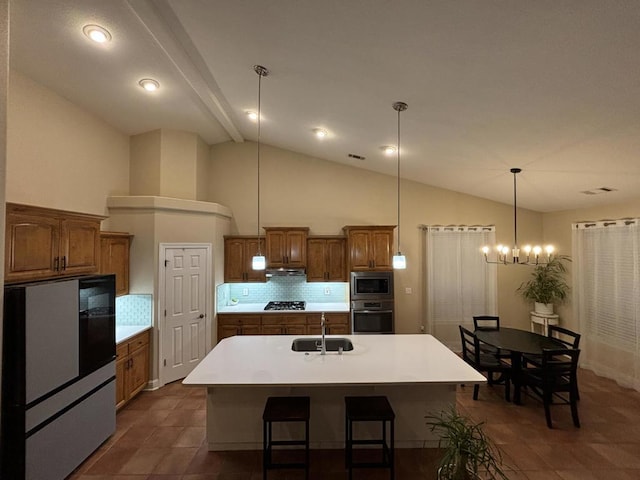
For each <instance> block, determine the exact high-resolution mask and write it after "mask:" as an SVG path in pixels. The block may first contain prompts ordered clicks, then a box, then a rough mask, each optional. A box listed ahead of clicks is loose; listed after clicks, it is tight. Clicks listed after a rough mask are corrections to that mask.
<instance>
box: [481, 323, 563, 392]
mask: <svg viewBox="0 0 640 480" xmlns="http://www.w3.org/2000/svg"><path fill="white" fill-rule="evenodd" d="M474 334H475V336H476V337H477V338H478V340H480V341H481V342H482V343H486V344H487V345H491V346H493V347H496V348H499V349H500V350H505V351H508V352H509V353H510V358H511V381H512V383H513V403H515V404H520V403H521V393H520V387H521V385H522V380H521V379H522V355H542V351H543V350H547V349H551V350H553V349H563V348H566V345H565V344H563V343H562V342H560V341H559V340H557V339H555V338H553V337H547V336H544V335H540V334H538V333H534V332H530V331H528V330H519V329H517V328H507V327H500V328H497V329H477V330H476V331H475V332H474Z"/></svg>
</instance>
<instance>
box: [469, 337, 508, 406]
mask: <svg viewBox="0 0 640 480" xmlns="http://www.w3.org/2000/svg"><path fill="white" fill-rule="evenodd" d="M459 328H460V340H461V341H462V359H463V360H464V361H465V362H467V363H468V364H469V365H471V366H472V367H473V368H475V369H476V370H478V371H479V372H480V373H482V372H486V373H487V380H488V383H489V385H493V384H497V383H504V398H505V400H506V401H507V402H510V401H511V393H510V392H511V365H509V364H507V363H504V362H503V361H502V360H500V358H498V357H496V355H495V354H492V353H485V352H483V351H482V349H481V348H480V341H479V340H478V338H477V337H476V336H475V335H474V334H473V332H471V331H470V330H467V329H466V328H464V327H463V326H462V325H459ZM493 373H499V374H500V377H499V378H498V380H492V374H493ZM479 390H480V385H479V384H477V383H476V384H475V385H474V386H473V399H474V400H477V399H478V391H479Z"/></svg>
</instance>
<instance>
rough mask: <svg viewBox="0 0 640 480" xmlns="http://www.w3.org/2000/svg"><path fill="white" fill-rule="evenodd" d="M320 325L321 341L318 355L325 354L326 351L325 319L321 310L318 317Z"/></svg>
mask: <svg viewBox="0 0 640 480" xmlns="http://www.w3.org/2000/svg"><path fill="white" fill-rule="evenodd" d="M320 327H321V328H322V343H321V344H320V355H325V354H326V353H327V342H326V341H325V338H324V335H325V330H326V321H325V319H324V312H322V317H320Z"/></svg>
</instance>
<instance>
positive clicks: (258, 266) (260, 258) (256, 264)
mask: <svg viewBox="0 0 640 480" xmlns="http://www.w3.org/2000/svg"><path fill="white" fill-rule="evenodd" d="M253 70H254V71H255V72H256V73H257V74H258V146H257V152H258V253H257V255H254V257H253V258H252V259H251V268H252V269H253V270H264V269H265V268H266V266H267V260H266V258H265V257H264V255H262V249H261V248H260V121H261V120H262V118H261V111H260V100H261V99H260V95H261V93H262V77H266V76H267V75H269V70H267V69H266V68H265V67H263V66H262V65H254V66H253Z"/></svg>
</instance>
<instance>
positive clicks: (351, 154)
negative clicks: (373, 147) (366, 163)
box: [348, 153, 366, 160]
mask: <svg viewBox="0 0 640 480" xmlns="http://www.w3.org/2000/svg"><path fill="white" fill-rule="evenodd" d="M348 156H349V158H355V159H356V160H364V159H365V158H366V157H363V156H362V155H356V154H355V153H350V154H349V155H348Z"/></svg>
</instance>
